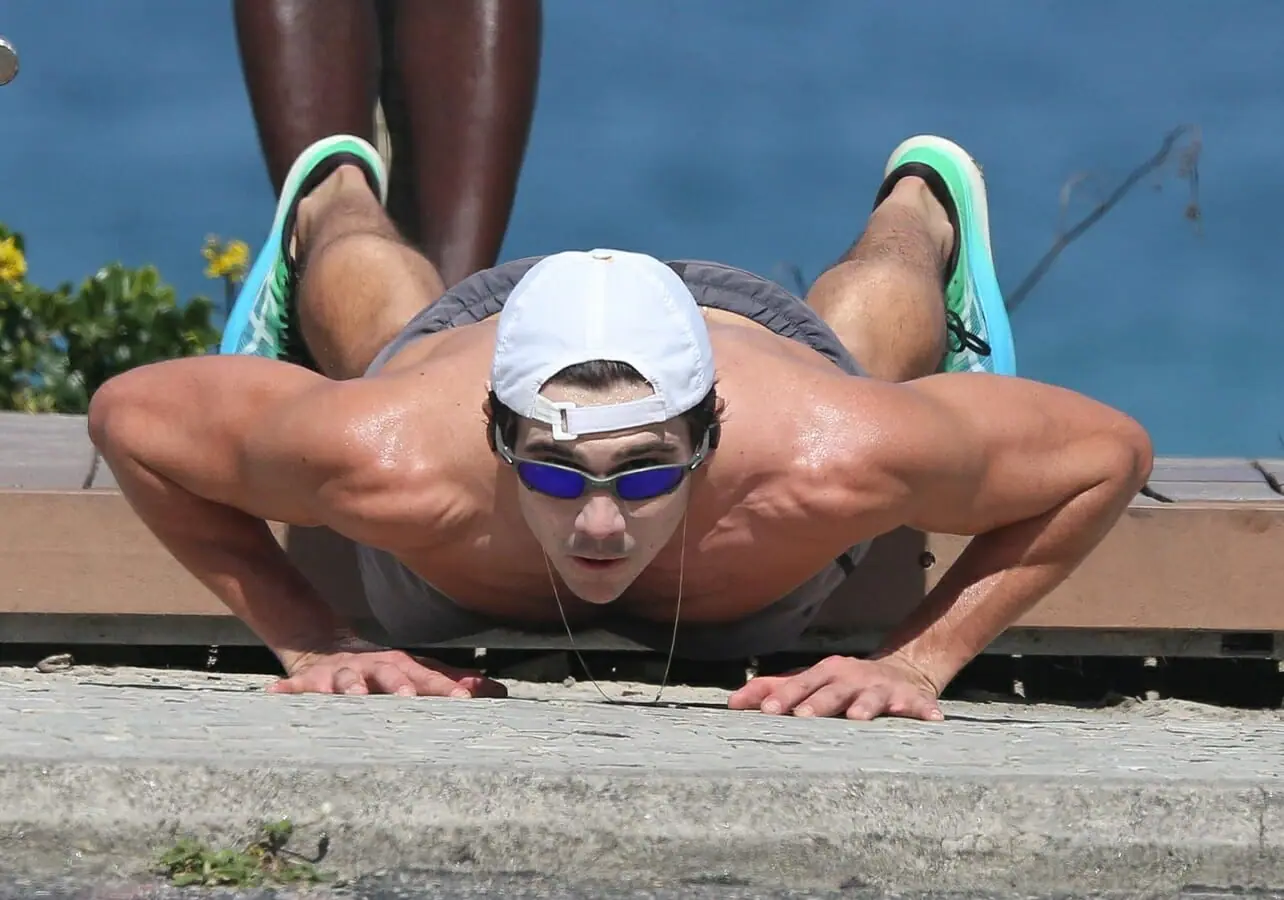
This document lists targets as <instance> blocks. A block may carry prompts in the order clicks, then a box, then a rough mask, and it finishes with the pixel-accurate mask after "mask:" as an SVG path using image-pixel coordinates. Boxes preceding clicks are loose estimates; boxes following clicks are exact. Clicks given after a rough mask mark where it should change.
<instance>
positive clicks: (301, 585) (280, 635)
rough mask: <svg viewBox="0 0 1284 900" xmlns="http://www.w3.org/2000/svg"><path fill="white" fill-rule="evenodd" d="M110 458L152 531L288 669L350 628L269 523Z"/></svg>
mask: <svg viewBox="0 0 1284 900" xmlns="http://www.w3.org/2000/svg"><path fill="white" fill-rule="evenodd" d="M104 456H105V458H106V459H107V462H108V464H109V465H110V466H111V468H112V472H113V474H114V475H115V476H116V482H117V484H118V485H119V486H120V489H121V492H122V493H123V494H124V495H125V497H126V499H127V500H128V501H129V503H130V505H131V506H132V507H133V509H134V511H135V512H136V513H137V514H138V516H139V518H140V519H142V521H143V523H144V524H145V525H146V526H147V527H148V529H149V530H150V531H151V532H152V534H154V535H155V536H156V538H157V539H158V540H159V541H160V542H161V543H162V544H163V545H164V546H165V548H166V549H167V550H169V552H170V553H171V554H172V555H173V556H174V558H175V559H176V560H178V562H179V563H181V564H182V565H183V566H184V568H186V569H187V571H188V572H190V573H191V574H192V575H193V576H195V577H196V578H197V579H198V580H199V581H200V582H201V583H202V584H204V585H205V586H206V587H207V588H209V589H210V590H211V591H212V592H213V593H214V594H215V596H217V597H218V598H219V599H220V600H221V601H222V602H223V603H224V605H226V606H227V608H228V609H229V610H231V612H232V613H234V614H235V615H236V616H237V617H238V618H239V619H241V620H242V621H243V622H245V623H246V625H248V626H249V628H250V629H251V630H252V631H253V632H254V633H255V634H256V635H258V637H259V638H260V639H261V640H262V641H263V642H264V643H265V644H267V646H268V647H269V648H271V649H272V650H273V652H274V653H276V655H277V656H278V658H280V659H281V661H282V663H283V664H284V665H285V666H286V668H287V669H288V668H289V666H290V661H291V659H293V658H294V657H295V656H297V655H299V654H300V653H305V652H308V651H315V650H319V649H323V648H325V647H326V646H327V645H328V644H329V643H330V642H332V641H333V640H334V639H335V636H336V635H338V634H342V633H344V632H345V631H346V624H347V623H345V622H343V621H341V620H340V619H339V618H338V617H337V616H336V615H335V614H334V612H333V611H332V610H331V609H330V607H329V605H328V604H326V603H325V601H324V600H323V599H322V598H321V597H320V596H319V595H318V594H317V592H316V589H315V588H314V587H313V586H312V584H311V583H310V582H309V581H308V580H307V578H306V577H304V575H303V574H302V573H301V572H299V570H298V569H297V568H296V567H295V566H294V564H293V563H292V562H291V561H290V559H289V557H288V556H286V554H285V551H284V550H283V549H282V547H281V545H280V544H279V543H277V541H276V538H275V537H274V536H273V534H272V531H271V529H270V528H269V526H268V524H267V523H266V522H264V521H263V520H261V519H258V518H255V517H253V516H250V515H248V514H246V513H244V512H242V511H240V510H238V509H234V508H233V507H230V506H227V505H224V504H221V503H216V502H214V501H211V500H207V499H205V498H202V497H199V496H197V495H196V494H194V493H192V492H191V491H189V490H187V489H186V488H184V487H183V486H182V485H180V484H179V483H178V482H177V481H175V480H174V479H172V478H169V477H167V476H166V475H163V474H161V473H159V472H157V471H155V470H153V469H150V468H149V467H148V466H146V465H145V464H144V463H143V462H141V461H140V460H138V459H137V458H136V457H134V456H132V455H130V454H128V453H121V452H118V451H117V452H113V451H110V450H108V451H105V452H104Z"/></svg>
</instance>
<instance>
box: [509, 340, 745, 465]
mask: <svg viewBox="0 0 1284 900" xmlns="http://www.w3.org/2000/svg"><path fill="white" fill-rule="evenodd" d="M547 383H548V384H552V385H560V386H562V387H577V388H584V389H586V390H594V391H604V390H608V389H610V388H613V387H615V386H616V385H621V384H629V385H649V382H648V381H647V380H646V379H645V378H643V377H642V373H641V372H639V371H638V370H637V369H635V368H633V367H632V366H631V365H629V364H628V363H623V362H617V361H615V360H610V359H597V360H593V361H592V362H583V363H576V364H575V365H573V366H567V367H566V368H565V369H562V370H561V371H560V372H558V373H557V374H556V375H554V376H553V377H552V378H550V379H549V380H548V382H547ZM487 399H488V401H489V409H490V414H489V416H488V417H487V420H486V439H487V441H488V442H489V443H490V449H491V450H492V451H494V450H495V449H496V447H495V427H496V426H498V427H499V433H500V435H501V436H502V437H503V439H504V444H505V445H507V446H508V447H513V446H514V445H515V444H516V441H517V422H518V419H519V416H518V415H517V413H515V412H513V410H512V409H510V408H509V407H507V406H505V405H504V404H503V403H502V402H500V399H499V397H498V396H496V395H495V392H494V391H493V390H492V391H491V392H490V396H489V397H488V398H487ZM722 411H723V401H722V399H721V398H720V397H719V396H718V389H717V386H716V385H715V386H714V387H712V388H710V389H709V393H707V394H705V395H704V399H702V400H701V401H700V402H699V403H697V404H696V405H695V406H693V407H692V408H691V409H689V410H687V411H686V412H684V413H683V414H682V415H681V416H679V417H678V419H679V421H681V422H684V423H685V424H686V426H687V429H688V432H689V434H690V437H691V445H692V446H693V447H695V446H699V444H700V441H701V440H703V439H704V434H705V432H706V431H707V432H710V434H709V449H711V450H712V449H713V448H715V447H717V446H718V438H719V437H720V435H721V432H722Z"/></svg>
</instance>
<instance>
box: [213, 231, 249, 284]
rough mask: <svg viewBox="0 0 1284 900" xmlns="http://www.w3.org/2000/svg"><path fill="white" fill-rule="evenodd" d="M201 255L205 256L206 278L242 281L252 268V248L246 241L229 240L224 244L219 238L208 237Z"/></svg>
mask: <svg viewBox="0 0 1284 900" xmlns="http://www.w3.org/2000/svg"><path fill="white" fill-rule="evenodd" d="M201 255H202V256H204V257H205V262H206V266H205V277H206V278H228V279H231V280H232V281H241V280H242V279H244V278H245V275H246V273H247V272H248V271H249V268H250V248H249V247H248V246H247V245H246V243H245V241H228V242H227V243H226V244H224V243H223V242H222V241H220V240H219V239H218V238H215V237H211V238H206V240H205V247H204V249H202V250H201Z"/></svg>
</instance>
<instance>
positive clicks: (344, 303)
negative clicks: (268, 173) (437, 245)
mask: <svg viewBox="0 0 1284 900" xmlns="http://www.w3.org/2000/svg"><path fill="white" fill-rule="evenodd" d="M291 255H292V256H293V257H294V259H295V261H296V265H297V266H298V267H299V271H300V281H299V288H298V294H297V298H296V302H297V304H298V314H299V315H298V319H299V327H300V330H301V332H302V335H303V340H304V343H305V344H306V345H307V348H308V351H309V353H310V354H311V355H312V357H313V359H314V360H315V361H316V363H317V367H318V368H319V369H320V370H321V372H322V373H323V374H325V375H326V376H328V377H330V378H340V379H342V378H356V377H358V376H360V375H361V374H363V373H364V372H365V370H366V368H367V367H368V366H369V365H370V363H371V361H372V360H373V359H374V357H375V355H376V354H377V353H378V352H379V351H380V350H381V349H382V348H383V347H384V345H386V344H387V343H388V342H389V341H390V340H392V338H393V337H394V336H395V335H396V333H397V332H398V331H399V330H400V329H401V328H403V327H404V326H405V324H406V322H408V321H409V320H410V318H411V317H413V316H414V315H415V314H416V313H417V312H419V311H420V310H421V309H423V308H424V307H425V306H427V305H428V304H429V303H431V302H432V301H434V300H436V299H437V298H438V297H439V296H441V294H442V293H443V292H444V291H445V287H444V285H443V284H442V281H441V276H440V275H439V274H438V273H437V270H436V269H435V268H434V267H433V265H432V263H430V262H429V261H428V260H426V259H425V258H424V257H423V256H421V255H420V254H418V253H417V252H415V250H413V249H412V248H411V247H409V246H407V245H406V244H405V243H404V242H403V241H402V240H401V238H400V236H399V235H398V234H397V230H396V227H395V226H394V225H393V224H392V222H391V220H390V219H389V218H388V216H387V215H386V213H385V212H384V211H383V208H382V206H381V205H380V203H379V200H378V198H377V197H376V196H375V195H374V193H373V192H372V191H371V190H370V187H369V184H368V183H367V181H366V179H365V176H364V174H363V173H362V172H361V170H360V169H359V168H357V167H355V166H341V167H340V168H338V169H336V170H335V171H334V172H333V173H332V174H331V175H330V176H329V177H327V178H326V179H325V180H324V181H323V182H322V183H321V184H320V185H319V186H318V187H317V188H316V189H315V190H313V191H312V192H311V193H309V194H308V196H307V197H305V198H303V199H302V200H300V201H299V209H298V216H297V220H296V226H295V232H294V235H293V243H292V249H291Z"/></svg>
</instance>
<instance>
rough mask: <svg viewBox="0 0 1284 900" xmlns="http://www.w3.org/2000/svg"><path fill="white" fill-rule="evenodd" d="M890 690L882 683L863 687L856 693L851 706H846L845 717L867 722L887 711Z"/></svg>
mask: <svg viewBox="0 0 1284 900" xmlns="http://www.w3.org/2000/svg"><path fill="white" fill-rule="evenodd" d="M890 693H891V691H890V690H889V689H888V688H887V687H886V686H884V685H881V684H880V685H875V686H873V687H868V688H865V689H864V690H863V691H861V692H860V693H859V694H857V695H856V699H855V700H854V701H853V702H852V704H851V706H849V707H847V718H849V719H855V720H857V721H861V722H868V721H869V720H870V719H874V718H877V717H878V716H881V715H882V714H883V713H884V712H886V711H887V700H888V696H889V694H890Z"/></svg>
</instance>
